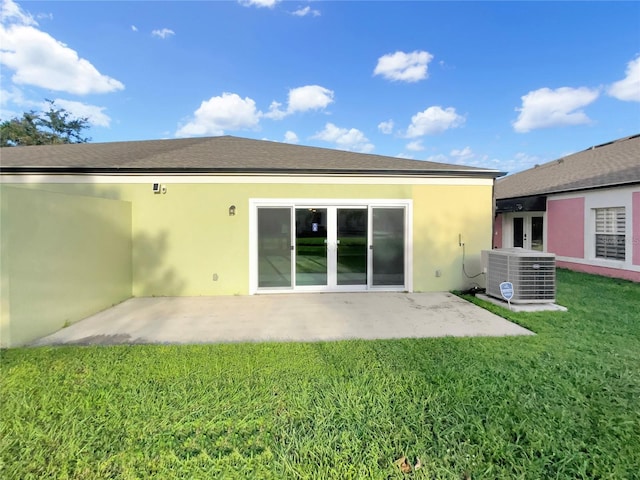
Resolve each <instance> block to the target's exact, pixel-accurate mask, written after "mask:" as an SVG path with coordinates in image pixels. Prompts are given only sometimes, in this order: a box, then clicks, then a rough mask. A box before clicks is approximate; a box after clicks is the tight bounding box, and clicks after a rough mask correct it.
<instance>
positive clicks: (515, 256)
mask: <svg viewBox="0 0 640 480" xmlns="http://www.w3.org/2000/svg"><path fill="white" fill-rule="evenodd" d="M485 255H486V257H485V258H486V260H487V264H486V268H487V294H488V295H491V296H492V297H496V298H500V299H502V295H501V294H500V284H501V283H502V282H511V283H513V298H512V299H511V303H554V302H555V301H556V256H555V255H554V254H553V253H543V252H538V251H536V250H525V249H523V248H500V249H495V250H486V251H485Z"/></svg>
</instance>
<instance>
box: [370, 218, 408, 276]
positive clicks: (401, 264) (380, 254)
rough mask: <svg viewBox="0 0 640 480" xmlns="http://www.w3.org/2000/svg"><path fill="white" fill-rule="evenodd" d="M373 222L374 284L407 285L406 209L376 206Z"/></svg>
mask: <svg viewBox="0 0 640 480" xmlns="http://www.w3.org/2000/svg"><path fill="white" fill-rule="evenodd" d="M372 224H373V228H372V230H373V231H372V243H371V247H372V251H373V259H372V260H373V261H372V263H373V266H372V267H373V275H372V281H371V283H372V285H374V286H379V285H389V286H401V285H404V283H405V278H404V275H405V235H404V232H405V210H404V208H384V207H375V208H373V212H372Z"/></svg>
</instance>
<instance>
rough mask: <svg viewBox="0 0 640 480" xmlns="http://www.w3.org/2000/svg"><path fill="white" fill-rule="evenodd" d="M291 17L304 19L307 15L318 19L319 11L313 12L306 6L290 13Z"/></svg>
mask: <svg viewBox="0 0 640 480" xmlns="http://www.w3.org/2000/svg"><path fill="white" fill-rule="evenodd" d="M291 15H295V16H297V17H306V16H307V15H313V16H314V17H319V16H320V10H313V9H311V7H310V6H309V5H307V6H306V7H304V8H302V7H301V8H299V9H298V10H295V11H293V12H291Z"/></svg>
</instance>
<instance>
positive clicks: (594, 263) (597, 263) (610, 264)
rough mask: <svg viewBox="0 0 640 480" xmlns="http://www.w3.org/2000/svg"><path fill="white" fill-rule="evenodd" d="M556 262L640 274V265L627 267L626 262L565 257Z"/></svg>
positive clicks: (557, 256)
mask: <svg viewBox="0 0 640 480" xmlns="http://www.w3.org/2000/svg"><path fill="white" fill-rule="evenodd" d="M556 260H558V261H560V262H569V263H579V264H580V265H588V266H590V267H599V268H611V269H614V270H628V271H630V272H640V265H627V264H626V263H625V262H622V261H618V260H605V259H600V258H599V259H597V260H594V259H588V258H587V259H585V258H575V257H564V256H560V255H556Z"/></svg>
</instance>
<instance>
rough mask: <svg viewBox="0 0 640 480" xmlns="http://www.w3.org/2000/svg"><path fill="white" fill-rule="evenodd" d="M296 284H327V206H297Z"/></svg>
mask: <svg viewBox="0 0 640 480" xmlns="http://www.w3.org/2000/svg"><path fill="white" fill-rule="evenodd" d="M296 285H299V286H303V285H304V286H307V285H318V286H319V285H327V209H326V208H296Z"/></svg>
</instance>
